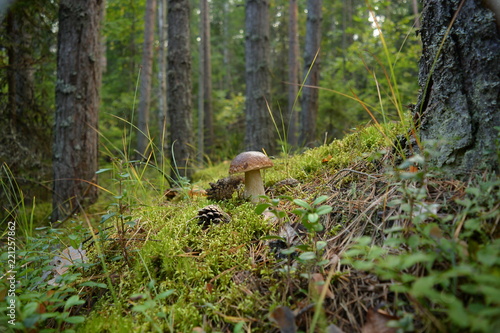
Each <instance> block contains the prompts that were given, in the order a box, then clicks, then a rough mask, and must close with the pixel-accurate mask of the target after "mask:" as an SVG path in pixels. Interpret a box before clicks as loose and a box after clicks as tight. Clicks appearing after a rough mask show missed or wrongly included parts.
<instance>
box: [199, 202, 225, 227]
mask: <svg viewBox="0 0 500 333" xmlns="http://www.w3.org/2000/svg"><path fill="white" fill-rule="evenodd" d="M229 221H231V217H229V215H228V214H227V213H226V212H225V211H223V210H222V209H221V208H220V207H219V206H217V205H208V206H205V207H203V208H202V209H200V210H199V211H198V224H200V225H202V226H203V227H204V228H207V227H208V226H209V225H210V224H212V223H221V222H229Z"/></svg>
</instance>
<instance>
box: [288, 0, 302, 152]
mask: <svg viewBox="0 0 500 333" xmlns="http://www.w3.org/2000/svg"><path fill="white" fill-rule="evenodd" d="M298 10H299V9H298V5H297V0H290V9H289V11H290V19H289V23H288V36H289V40H290V41H289V44H288V45H289V46H288V47H289V50H288V81H289V86H288V112H289V113H288V143H289V144H290V145H291V146H292V147H293V146H297V143H298V138H297V125H298V124H297V118H298V117H297V109H296V108H297V105H296V104H295V100H296V99H297V94H298V92H299V89H298V86H297V84H298V83H299V62H298V59H299V34H298V22H297V16H298Z"/></svg>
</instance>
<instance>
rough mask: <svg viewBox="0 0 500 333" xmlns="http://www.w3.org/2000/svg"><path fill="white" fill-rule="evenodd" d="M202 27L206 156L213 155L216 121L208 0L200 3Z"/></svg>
mask: <svg viewBox="0 0 500 333" xmlns="http://www.w3.org/2000/svg"><path fill="white" fill-rule="evenodd" d="M200 6H201V8H200V9H201V25H202V29H201V31H202V35H201V44H202V57H203V62H202V64H203V113H204V114H203V126H204V133H203V137H204V149H205V154H208V155H210V154H211V153H212V146H213V144H214V120H213V118H214V117H213V110H212V59H211V47H210V19H209V17H210V16H209V14H210V13H209V7H208V1H207V0H201V1H200Z"/></svg>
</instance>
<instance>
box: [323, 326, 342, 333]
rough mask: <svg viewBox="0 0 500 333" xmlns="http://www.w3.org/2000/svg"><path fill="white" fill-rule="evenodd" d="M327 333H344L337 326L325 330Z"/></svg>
mask: <svg viewBox="0 0 500 333" xmlns="http://www.w3.org/2000/svg"><path fill="white" fill-rule="evenodd" d="M326 332H327V333H344V331H342V330H341V329H340V328H339V327H338V326H337V325H335V324H331V325H328V327H327V328H326Z"/></svg>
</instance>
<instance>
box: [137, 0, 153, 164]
mask: <svg viewBox="0 0 500 333" xmlns="http://www.w3.org/2000/svg"><path fill="white" fill-rule="evenodd" d="M155 13H156V0H147V2H146V14H145V15H144V22H145V25H144V44H143V47H142V65H141V81H140V86H139V91H140V97H139V106H138V108H137V113H138V116H139V121H138V124H137V129H138V132H137V153H138V155H139V156H137V157H138V158H143V157H147V154H148V153H147V150H148V145H149V106H150V104H151V79H152V76H153V42H154V37H155V29H154V24H155Z"/></svg>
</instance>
